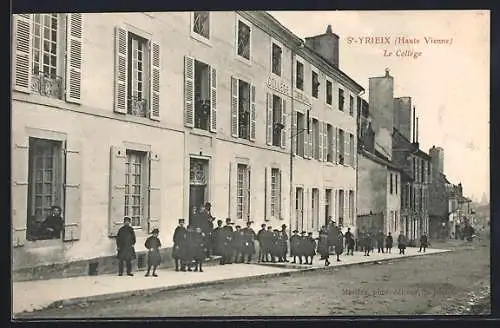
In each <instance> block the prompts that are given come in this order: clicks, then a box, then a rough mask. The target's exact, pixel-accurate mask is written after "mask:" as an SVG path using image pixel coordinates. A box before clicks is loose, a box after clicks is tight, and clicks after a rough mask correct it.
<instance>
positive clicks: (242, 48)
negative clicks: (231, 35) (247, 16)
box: [238, 20, 251, 60]
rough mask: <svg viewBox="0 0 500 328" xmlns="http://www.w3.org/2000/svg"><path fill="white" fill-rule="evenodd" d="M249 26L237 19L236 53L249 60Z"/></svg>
mask: <svg viewBox="0 0 500 328" xmlns="http://www.w3.org/2000/svg"><path fill="white" fill-rule="evenodd" d="M250 33H251V30H250V26H248V25H247V24H245V23H243V22H242V21H240V20H238V55H239V56H241V57H243V58H245V59H248V60H250Z"/></svg>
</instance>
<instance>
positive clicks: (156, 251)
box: [144, 229, 161, 277]
mask: <svg viewBox="0 0 500 328" xmlns="http://www.w3.org/2000/svg"><path fill="white" fill-rule="evenodd" d="M159 233H160V230H158V229H153V231H152V232H151V234H152V235H151V236H149V237H148V239H146V242H145V243H144V246H145V247H146V249H147V250H148V271H147V272H146V277H149V272H150V271H151V267H152V268H153V277H158V275H157V274H156V268H157V267H158V266H159V265H160V262H161V255H160V247H161V242H160V239H159V238H158V234H159Z"/></svg>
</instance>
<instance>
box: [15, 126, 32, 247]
mask: <svg viewBox="0 0 500 328" xmlns="http://www.w3.org/2000/svg"><path fill="white" fill-rule="evenodd" d="M12 139H13V140H12V141H13V150H12V163H16V165H13V166H12V246H14V247H18V246H23V245H24V243H25V242H26V218H27V217H28V208H27V206H26V205H27V204H26V200H27V199H28V172H29V139H28V137H27V136H25V135H24V133H20V132H16V131H13V135H12Z"/></svg>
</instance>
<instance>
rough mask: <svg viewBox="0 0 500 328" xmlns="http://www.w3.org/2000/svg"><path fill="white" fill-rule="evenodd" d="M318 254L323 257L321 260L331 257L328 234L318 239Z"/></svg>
mask: <svg viewBox="0 0 500 328" xmlns="http://www.w3.org/2000/svg"><path fill="white" fill-rule="evenodd" d="M317 250H318V254H320V255H321V259H327V258H328V257H329V255H330V250H329V245H328V234H320V235H319V238H318V248H317Z"/></svg>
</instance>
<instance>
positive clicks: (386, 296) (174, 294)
mask: <svg viewBox="0 0 500 328" xmlns="http://www.w3.org/2000/svg"><path fill="white" fill-rule="evenodd" d="M489 279H490V253H489V241H483V242H482V243H481V244H474V245H465V246H459V247H456V248H455V249H454V251H453V252H446V253H440V254H433V255H427V256H418V257H410V258H401V259H397V258H395V259H393V260H391V261H388V262H374V263H366V264H363V265H359V266H346V267H333V268H331V269H329V270H319V271H309V272H308V271H305V272H297V273H294V274H292V275H291V276H283V277H276V278H264V279H256V280H249V281H246V282H230V283H225V284H223V285H217V286H205V287H196V288H188V289H182V290H176V291H166V292H158V293H155V294H150V295H142V296H133V297H127V298H124V299H120V300H115V301H102V302H96V303H84V304H79V305H73V306H65V307H63V308H56V309H47V310H43V311H37V312H33V313H24V314H20V315H18V316H16V318H61V317H66V318H79V317H80V318H83V317H85V318H89V317H94V318H105V317H115V318H117V317H142V316H154V317H158V316H160V317H162V316H221V315H229V314H230V315H234V316H257V315H262V316H266V315H267V316H275V315H287V316H300V315H320V316H321V315H326V316H328V315H358V316H359V315H370V314H378V315H391V314H453V313H482V314H484V313H488V311H489V309H488V307H489V303H488V302H487V298H484V296H487V295H488V291H489V288H488V287H489ZM481 296H482V297H483V298H482V299H481V300H480V303H481V304H480V305H478V306H475V305H471V303H470V302H471V299H476V300H477V299H479V297H481ZM468 302H469V303H468Z"/></svg>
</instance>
